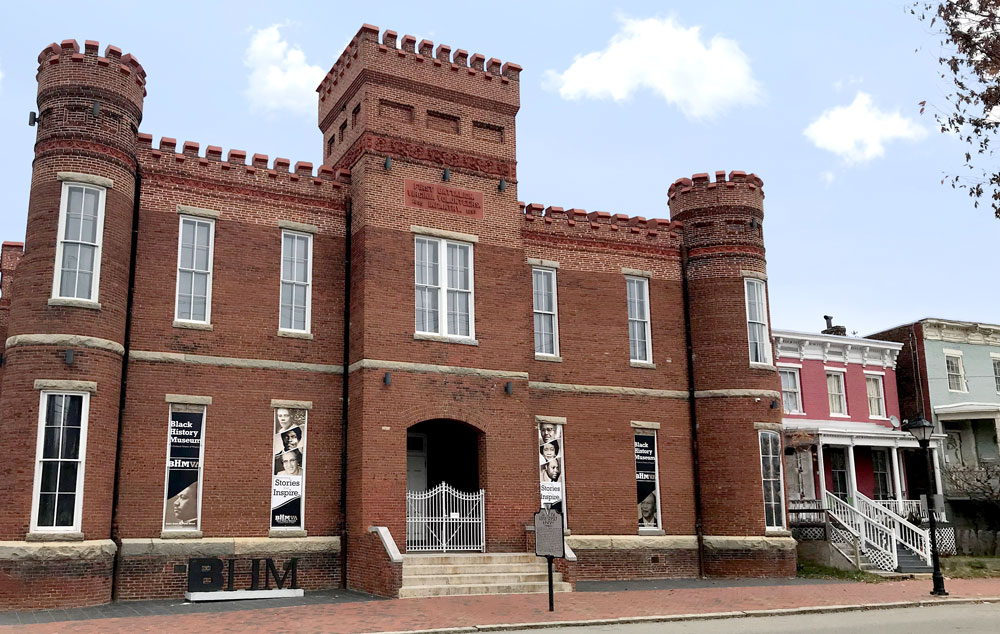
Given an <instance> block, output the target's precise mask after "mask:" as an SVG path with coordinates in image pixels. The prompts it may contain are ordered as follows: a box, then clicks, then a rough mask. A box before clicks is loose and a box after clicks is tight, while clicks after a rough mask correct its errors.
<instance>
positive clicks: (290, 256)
mask: <svg viewBox="0 0 1000 634" xmlns="http://www.w3.org/2000/svg"><path fill="white" fill-rule="evenodd" d="M311 252H312V236H311V235H309V234H303V233H293V232H291V231H284V232H282V234H281V310H280V321H279V324H278V325H279V327H280V328H281V329H282V330H294V331H298V332H309V328H310V323H309V322H310V319H311V316H312V315H311V313H312V311H311V310H310V308H311V305H312V256H311V255H310V253H311Z"/></svg>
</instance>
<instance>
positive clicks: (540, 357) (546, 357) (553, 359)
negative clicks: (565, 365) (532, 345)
mask: <svg viewBox="0 0 1000 634" xmlns="http://www.w3.org/2000/svg"><path fill="white" fill-rule="evenodd" d="M535 361H549V362H550V363H562V357H558V356H556V355H554V354H539V353H537V352H536V353H535Z"/></svg>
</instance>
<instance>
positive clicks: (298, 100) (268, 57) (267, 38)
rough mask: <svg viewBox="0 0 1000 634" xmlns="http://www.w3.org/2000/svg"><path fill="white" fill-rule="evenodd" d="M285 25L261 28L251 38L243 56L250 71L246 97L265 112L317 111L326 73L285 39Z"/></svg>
mask: <svg viewBox="0 0 1000 634" xmlns="http://www.w3.org/2000/svg"><path fill="white" fill-rule="evenodd" d="M283 26H287V25H284V24H273V25H271V26H269V27H267V28H266V29H258V30H257V31H255V32H254V34H253V37H251V39H250V46H248V47H247V50H246V53H245V54H244V57H243V63H244V64H245V65H246V66H247V67H248V68H249V69H250V76H249V78H248V83H247V89H246V92H245V94H246V97H247V99H249V100H250V104H251V105H252V106H254V107H255V108H261V109H263V110H292V111H295V112H309V111H312V110H315V109H316V86H318V85H319V82H320V81H322V80H323V77H324V76H326V71H325V70H323V69H322V68H321V67H319V66H314V65H312V64H309V63H308V62H306V56H305V53H303V52H302V49H300V48H298V47H297V46H292V45H290V44H289V43H288V42H287V41H285V40H284V39H282V37H281V33H280V31H279V29H281V28H282V27H283Z"/></svg>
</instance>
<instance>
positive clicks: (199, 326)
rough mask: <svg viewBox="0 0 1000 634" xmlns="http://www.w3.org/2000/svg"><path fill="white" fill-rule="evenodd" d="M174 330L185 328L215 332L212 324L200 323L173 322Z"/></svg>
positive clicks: (177, 320) (176, 320) (178, 320)
mask: <svg viewBox="0 0 1000 634" xmlns="http://www.w3.org/2000/svg"><path fill="white" fill-rule="evenodd" d="M174 328H186V329H188V330H215V326H213V325H212V324H205V323H202V322H200V321H183V320H180V319H175V320H174Z"/></svg>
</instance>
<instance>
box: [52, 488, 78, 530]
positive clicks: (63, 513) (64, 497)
mask: <svg viewBox="0 0 1000 634" xmlns="http://www.w3.org/2000/svg"><path fill="white" fill-rule="evenodd" d="M74 504H76V496H75V495H73V494H72V493H60V494H59V495H58V496H57V499H56V523H55V525H56V526H72V525H73V510H74V509H73V506H74Z"/></svg>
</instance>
